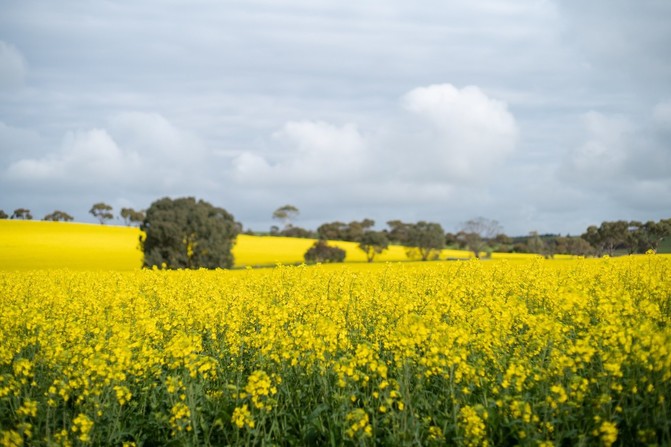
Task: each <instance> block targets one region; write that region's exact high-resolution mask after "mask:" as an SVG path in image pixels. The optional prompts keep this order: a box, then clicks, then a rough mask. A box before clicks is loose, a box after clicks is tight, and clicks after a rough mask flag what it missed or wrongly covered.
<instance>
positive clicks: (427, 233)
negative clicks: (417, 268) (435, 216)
mask: <svg viewBox="0 0 671 447" xmlns="http://www.w3.org/2000/svg"><path fill="white" fill-rule="evenodd" d="M406 245H407V246H409V247H414V248H416V249H417V250H418V251H419V255H420V258H421V260H422V261H426V260H427V259H433V258H436V257H438V256H439V254H440V251H441V250H442V248H443V247H445V231H443V227H441V226H440V224H438V223H434V222H425V221H419V222H417V223H415V224H412V225H410V226H408V235H407V241H406Z"/></svg>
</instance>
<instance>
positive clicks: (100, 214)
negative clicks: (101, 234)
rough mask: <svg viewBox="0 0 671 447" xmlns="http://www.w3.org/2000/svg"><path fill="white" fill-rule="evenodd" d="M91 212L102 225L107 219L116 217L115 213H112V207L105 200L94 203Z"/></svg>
mask: <svg viewBox="0 0 671 447" xmlns="http://www.w3.org/2000/svg"><path fill="white" fill-rule="evenodd" d="M89 213H91V214H92V215H93V217H95V218H96V219H98V220H99V221H100V224H101V225H104V224H105V221H107V220H111V219H113V218H114V214H112V207H111V206H110V205H108V204H106V203H104V202H98V203H96V204H94V205H93V206H92V207H91V209H90V210H89Z"/></svg>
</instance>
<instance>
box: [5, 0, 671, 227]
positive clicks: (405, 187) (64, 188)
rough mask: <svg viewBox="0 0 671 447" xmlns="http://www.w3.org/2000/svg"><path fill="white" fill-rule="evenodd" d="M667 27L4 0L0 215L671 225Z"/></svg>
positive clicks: (650, 20)
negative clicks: (187, 210)
mask: <svg viewBox="0 0 671 447" xmlns="http://www.w3.org/2000/svg"><path fill="white" fill-rule="evenodd" d="M669 23H671V2H669V1H668V0H639V1H631V0H593V1H590V2H583V1H577V0H564V1H558V0H557V1H551V0H473V1H467V2H466V1H445V0H442V1H434V0H423V1H419V2H407V1H400V0H384V1H383V0H362V1H359V2H340V1H333V0H244V1H243V0H192V1H178V0H161V1H158V0H138V1H132V2H131V1H117V0H105V1H102V0H92V1H86V2H82V1H78V0H61V1H59V2H53V1H47V0H0V209H2V210H4V211H5V212H6V213H7V214H11V213H12V211H13V210H14V209H16V208H28V209H30V210H31V212H32V214H33V216H34V218H35V219H41V218H42V217H43V216H44V215H46V214H48V213H51V212H52V211H54V210H61V211H65V212H67V213H69V214H71V215H72V216H74V217H75V220H77V221H81V222H94V221H95V219H94V217H93V216H92V215H90V214H89V212H88V211H89V209H90V208H91V206H92V205H93V204H94V203H97V202H105V203H108V204H110V205H112V206H113V207H114V210H115V212H116V214H118V213H119V211H120V209H121V208H122V207H131V208H134V209H146V208H147V207H149V205H150V204H151V203H152V202H153V201H154V200H157V199H159V198H162V197H166V196H168V197H173V198H177V197H186V196H192V197H196V198H199V199H204V200H206V201H208V202H210V203H212V204H213V205H215V206H219V207H222V208H225V209H226V210H227V211H229V212H231V213H232V214H233V215H234V216H235V218H236V220H238V221H239V222H241V223H242V224H243V226H244V228H245V229H252V230H254V231H268V230H269V228H270V226H271V225H275V224H278V222H275V221H273V220H272V213H273V211H274V210H275V209H277V208H279V207H280V206H283V205H286V204H291V205H293V206H296V207H297V208H298V209H299V210H300V215H299V216H298V218H297V219H296V220H295V222H294V225H297V226H301V227H304V228H309V229H316V228H317V227H318V226H319V225H320V224H322V223H325V222H332V221H336V220H339V221H343V222H349V221H352V220H362V219H364V218H371V219H373V220H375V221H376V223H377V225H376V227H377V228H379V229H382V228H385V226H386V225H385V222H387V221H389V220H395V219H399V220H403V221H407V222H416V221H419V220H425V221H430V222H438V223H440V224H441V225H442V226H443V228H444V229H445V230H446V231H448V232H456V231H458V230H459V228H460V227H461V226H462V225H463V223H464V222H466V221H467V220H469V219H472V218H475V217H480V216H482V217H485V218H487V219H493V220H497V221H498V222H499V223H500V225H501V226H502V227H503V231H504V232H505V233H506V234H508V235H511V236H515V235H526V234H528V233H529V232H531V231H537V232H539V233H542V234H543V233H553V234H572V235H576V234H581V233H582V232H584V231H585V229H586V228H587V227H588V226H589V225H593V224H596V225H598V224H600V223H601V222H602V221H607V220H619V219H624V220H641V221H647V220H659V219H662V218H669V217H671V50H670V48H671V26H669V25H668V24H669ZM114 223H117V224H121V220H119V219H116V220H115V221H114Z"/></svg>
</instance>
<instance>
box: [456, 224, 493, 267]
mask: <svg viewBox="0 0 671 447" xmlns="http://www.w3.org/2000/svg"><path fill="white" fill-rule="evenodd" d="M502 230H503V228H502V227H501V225H499V223H498V221H496V220H491V219H487V218H484V217H476V218H474V219H470V220H468V221H466V222H464V223H463V224H462V225H461V233H460V237H461V238H462V240H463V242H464V245H465V246H466V247H468V249H469V250H471V251H472V252H473V254H474V255H475V257H476V258H479V257H480V252H482V251H484V250H485V249H486V248H487V244H488V242H489V241H490V240H492V239H493V238H494V237H495V236H496V235H497V234H500V233H501V232H502Z"/></svg>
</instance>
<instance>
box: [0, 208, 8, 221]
mask: <svg viewBox="0 0 671 447" xmlns="http://www.w3.org/2000/svg"><path fill="white" fill-rule="evenodd" d="M7 218H9V216H8V215H7V213H5V211H4V210H0V219H7Z"/></svg>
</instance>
